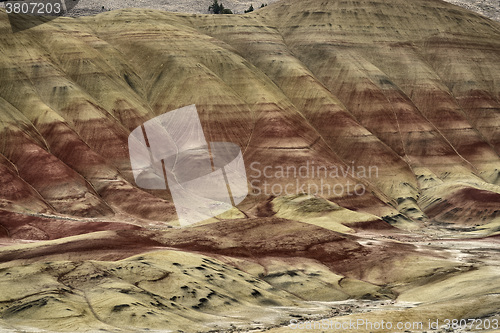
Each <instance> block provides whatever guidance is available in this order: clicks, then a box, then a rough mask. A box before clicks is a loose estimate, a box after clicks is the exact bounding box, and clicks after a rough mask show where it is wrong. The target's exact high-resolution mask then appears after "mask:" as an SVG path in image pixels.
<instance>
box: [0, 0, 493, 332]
mask: <svg viewBox="0 0 500 333" xmlns="http://www.w3.org/2000/svg"><path fill="white" fill-rule="evenodd" d="M27 19H30V18H26V17H21V18H19V20H18V21H17V23H16V24H18V25H20V26H22V25H23V24H26V20H27ZM31 19H32V18H31ZM0 31H1V33H0V51H1V53H2V57H0V120H1V123H0V126H1V127H0V134H1V138H2V141H1V142H2V145H1V146H0V168H1V169H0V170H1V172H0V183H1V185H2V186H1V187H0V237H1V238H0V241H1V243H2V245H6V246H4V247H1V248H0V261H1V264H0V274H2V275H1V276H2V278H1V280H0V290H2V293H1V294H2V295H3V296H2V299H1V300H0V325H3V326H5V327H14V328H17V329H21V327H23V326H34V327H39V328H43V329H48V330H50V329H57V330H67V331H74V330H84V328H85V329H87V328H88V327H90V328H92V329H96V330H98V329H105V330H114V329H122V330H126V329H127V327H129V328H131V327H133V328H131V329H141V328H148V327H149V328H155V329H165V328H166V329H179V330H184V331H189V329H188V327H192V325H194V324H193V323H195V322H196V323H197V325H199V326H196V329H197V330H201V331H205V330H210V329H222V328H226V329H234V328H235V327H241V328H243V329H251V328H255V327H261V328H263V327H269V326H270V325H275V324H280V323H281V324H282V323H284V322H287V321H289V320H290V318H298V317H296V316H298V314H297V313H301V314H302V315H301V316H302V317H301V318H302V319H305V318H306V317H308V316H309V315H308V316H305V315H304V313H309V314H310V316H309V317H308V318H310V317H311V316H312V317H314V315H321V316H323V317H324V316H325V315H328V314H332V313H337V314H338V313H344V312H342V311H344V310H345V309H344V310H339V309H338V308H332V305H331V304H322V305H321V306H318V307H314V308H313V309H312V308H311V306H310V303H308V302H310V301H322V302H325V301H344V300H346V299H363V300H371V301H373V300H387V299H391V300H392V301H398V302H400V303H397V304H400V305H395V307H396V309H392V310H391V311H396V310H401V309H403V308H404V307H405V306H406V305H404V304H407V303H403V302H409V303H411V302H422V303H423V304H424V308H422V309H423V310H422V311H420V310H419V309H420V308H419V307H416V308H414V309H413V310H408V311H409V312H408V313H407V312H404V313H405V315H407V317H408V318H417V317H418V318H422V316H424V315H425V313H427V312H426V311H430V310H429V308H428V307H426V306H429V305H428V304H431V303H432V304H433V305H432V306H431V308H432V309H433V311H434V312H435V313H436V314H439V315H443V316H444V315H454V316H459V317H461V318H462V317H463V318H468V317H466V316H467V315H468V314H467V312H466V311H465V310H464V309H465V308H466V306H467V304H469V303H470V302H471V301H473V300H475V301H477V300H478V299H481V302H482V304H483V307H482V308H481V309H479V310H478V311H476V312H474V313H473V314H472V313H469V315H471V316H472V315H477V316H478V317H481V316H493V315H495V311H496V310H494V309H497V305H498V304H497V301H496V300H495V298H494V297H493V296H492V295H494V294H498V288H500V286H499V285H498V282H496V280H495V279H494V277H495V276H497V275H498V263H497V262H495V261H492V260H490V258H491V257H490V255H493V253H495V251H496V249H497V248H498V236H495V235H497V234H498V233H499V231H500V229H499V228H500V220H499V219H500V216H499V214H500V209H499V207H500V155H499V153H500V82H499V80H498V78H499V77H500V24H499V23H498V22H495V21H491V20H488V19H486V18H484V17H482V16H479V15H477V14H474V13H471V12H468V11H466V10H464V9H460V8H458V7H455V6H452V5H450V4H447V3H445V2H442V1H430V0H416V1H412V2H411V3H408V2H407V1H403V0H370V1H364V0H357V1H349V0H346V1H326V0H323V1H322V0H305V1H298V0H296V1H288V2H277V3H274V4H272V5H269V6H268V7H266V8H264V9H262V10H259V11H257V12H254V13H250V14H247V15H201V14H176V13H168V12H162V11H155V10H146V9H126V10H119V11H113V12H106V13H103V14H100V15H97V16H95V17H81V18H77V19H74V18H67V17H63V18H58V19H56V20H54V21H51V22H49V23H46V24H43V25H40V26H37V27H36V28H32V29H28V30H24V31H20V32H16V33H12V31H11V27H10V23H9V21H8V19H7V15H6V14H5V12H4V11H3V10H2V11H1V12H0ZM191 104H196V107H197V108H198V112H199V116H200V119H201V124H202V127H203V129H204V132H205V136H206V139H207V141H211V142H214V141H224V142H233V143H236V144H238V145H239V146H240V147H241V149H242V152H243V157H244V160H245V166H246V171H247V176H248V178H249V179H248V180H249V188H250V192H251V193H250V194H249V196H248V197H247V198H246V199H245V200H244V201H243V202H242V203H241V204H240V205H238V207H237V208H235V209H233V210H231V211H229V212H227V213H225V214H223V215H221V216H218V217H215V218H213V219H211V220H208V221H205V222H203V223H201V224H200V225H197V226H194V227H192V228H188V229H181V228H178V221H177V216H176V212H175V208H174V205H173V203H172V198H171V195H170V193H169V192H168V191H158V190H143V189H141V188H139V187H138V186H136V184H135V182H134V178H133V175H132V172H131V166H130V161H129V151H128V141H127V140H128V135H129V134H130V132H131V130H133V129H134V128H136V127H137V126H139V125H141V124H142V123H144V122H145V121H147V120H149V119H151V118H154V117H155V116H157V115H160V114H163V113H165V112H168V111H171V110H174V109H177V108H180V107H183V106H186V105H191ZM301 168H302V169H301ZM283 170H286V172H284V171H283ZM300 170H303V171H304V170H305V172H306V173H307V174H306V176H303V175H302V174H300V173H299V174H298V175H297V172H300ZM325 170H327V171H325ZM294 171H295V173H294ZM335 171H336V172H335ZM280 172H281V173H280ZM265 184H267V185H265ZM290 186H291V187H290ZM356 186H357V187H356ZM288 188H292V189H293V191H292V192H294V193H287V192H286V191H283V190H284V189H288ZM300 189H306V190H305V191H304V192H308V193H297V192H300ZM336 189H340V190H339V191H337V190H336ZM356 189H357V190H358V192H356V191H355V190H356ZM361 190H362V191H361ZM487 236H490V237H487ZM471 237H476V238H477V237H481V238H478V239H477V240H475V241H474V242H472V243H471V244H472V245H467V244H468V243H467V242H468V239H469V238H471ZM484 237H487V238H484ZM442 238H445V240H440V239H442ZM482 247H486V248H487V250H484V251H486V252H481V251H482V250H481V248H482ZM445 249H446V251H445ZM132 256H135V257H132ZM207 260H208V261H210V260H212V261H213V262H208V261H207ZM176 263H177V264H179V265H180V266H179V265H176ZM202 264H204V265H205V266H203V265H202ZM200 267H201V268H200ZM236 268H237V270H236ZM221 275H223V276H224V277H225V278H223V277H222V276H221ZM481 276H482V277H484V279H485V281H488V283H487V287H484V288H477V287H474V288H473V286H476V285H477V281H478V279H481V278H482V277H481ZM38 279H39V282H37V283H32V282H33V281H34V280H38ZM229 280H231V281H233V282H231V283H233V284H232V285H231V284H228V283H229V282H228V281H229ZM19 281H22V283H20V284H19V285H20V286H23V287H19V288H17V287H16V288H14V287H13V286H15V285H16V283H19ZM173 281H175V283H174V282H173ZM446 283H450V285H451V286H452V287H453V288H455V289H454V290H455V291H456V292H455V293H454V294H453V295H452V296H450V297H444V296H442V292H443V289H444V288H445V286H444V284H446ZM177 284H179V285H177ZM28 285H29V286H30V287H29V288H27V287H26V286H28ZM97 286H98V288H97ZM183 286H186V288H183ZM427 287H429V289H426V288H427ZM467 287H470V289H468V288H467ZM96 288H97V289H96ZM169 288H170V289H169ZM466 289H467V290H468V291H467V292H466V291H465V290H466ZM7 291H8V292H7ZM436 294H440V296H439V297H436ZM209 295H211V296H210V297H212V296H213V299H212V298H210V297H209ZM450 302H454V303H455V304H460V306H457V310H456V311H455V312H453V313H447V312H446V311H445V310H446V309H447V308H448V307H449V304H450ZM468 302H469V303H468ZM409 303H408V304H409ZM349 304H351V305H352V304H353V303H349ZM354 304H355V305H352V307H349V311H351V312H353V311H354V312H355V313H358V312H359V311H361V310H359V311H358V310H356V309H357V308H356V306H358V304H357V303H354ZM370 304H375V305H373V306H375V307H378V306H379V305H380V304H379V303H370ZM276 306H282V307H286V308H290V309H295V310H291V311H288V310H286V311H285V310H279V311H278V310H276V312H273V314H272V315H271V314H268V313H267V311H268V309H269V308H270V307H276ZM63 307H64V309H66V310H64V309H63ZM68 309H69V310H68ZM304 309H307V310H304ZM404 309H406V308H404ZM438 310H439V311H438ZM65 311H69V312H65ZM221 311H222V312H224V313H227V314H228V315H227V317H226V318H225V319H224V320H223V321H222V322H221V325H222V326H221V327H215V326H214V325H213V323H214V322H216V321H217V320H216V319H217V318H219V317H218V313H220V312H221ZM335 311H337V312H335ZM405 311H406V310H405ZM56 313H57V315H56ZM242 313H245V316H242V315H241V314H242ZM169 316H170V317H169ZM238 316H240V317H238ZM294 316H295V317H294ZM391 316H392V315H391ZM412 316H413V317H412ZM166 317H169V318H170V319H168V320H169V322H168V323H167V322H166V321H165V318H166ZM124 318H126V320H127V321H125V319H124ZM231 318H232V319H231ZM235 318H237V319H235ZM252 318H253V319H252ZM394 318H397V316H394ZM41 319H48V320H45V321H44V320H41ZM252 322H253V323H252ZM86 325H87V326H86ZM231 325H233V326H231Z"/></svg>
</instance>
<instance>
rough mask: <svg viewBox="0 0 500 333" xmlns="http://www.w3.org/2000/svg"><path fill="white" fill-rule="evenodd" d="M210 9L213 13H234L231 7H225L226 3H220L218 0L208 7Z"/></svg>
mask: <svg viewBox="0 0 500 333" xmlns="http://www.w3.org/2000/svg"><path fill="white" fill-rule="evenodd" d="M208 11H209V12H210V13H212V14H232V13H233V11H232V10H231V9H229V8H224V5H223V4H222V3H221V4H219V1H218V0H214V2H213V3H212V4H211V5H210V6H209V7H208Z"/></svg>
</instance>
